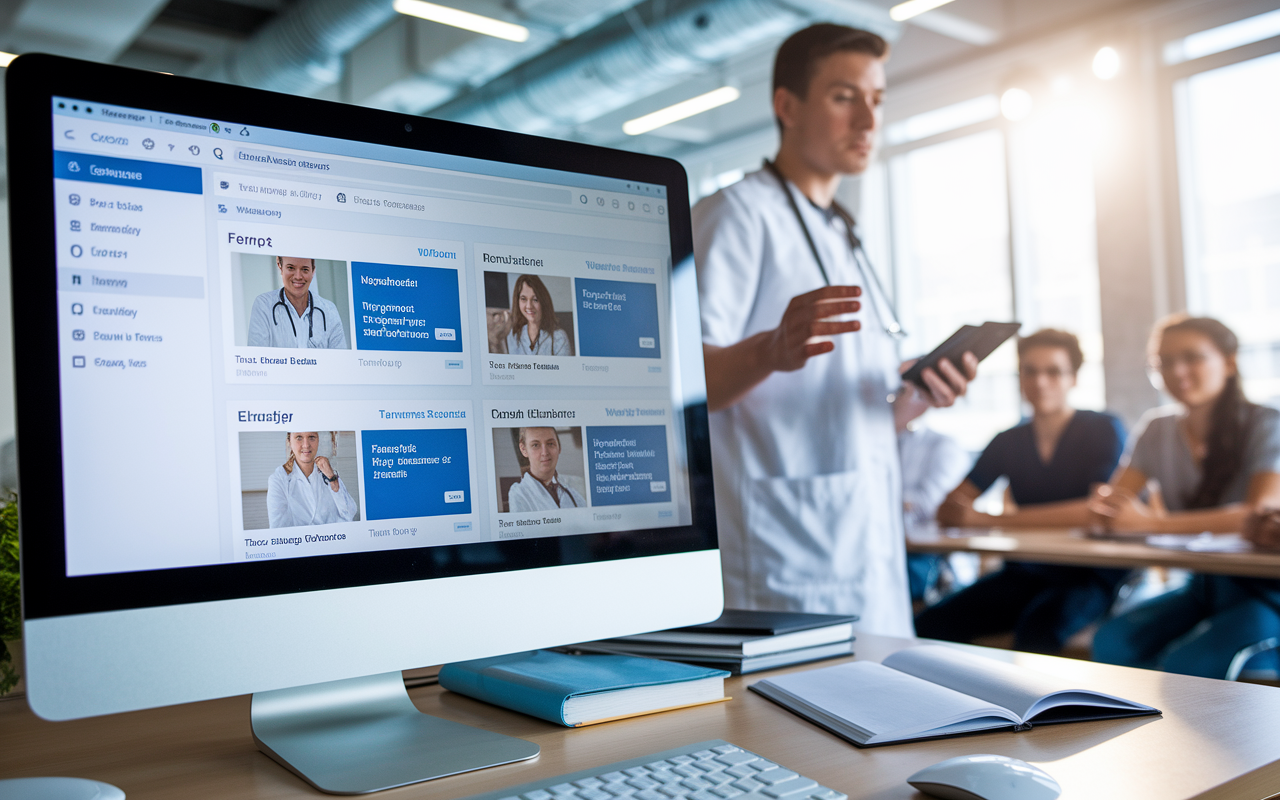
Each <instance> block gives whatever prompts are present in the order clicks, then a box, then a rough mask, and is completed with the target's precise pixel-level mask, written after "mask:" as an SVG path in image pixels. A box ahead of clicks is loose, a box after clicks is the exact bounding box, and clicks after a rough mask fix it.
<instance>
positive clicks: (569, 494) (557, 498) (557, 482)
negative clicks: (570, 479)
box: [530, 473, 578, 508]
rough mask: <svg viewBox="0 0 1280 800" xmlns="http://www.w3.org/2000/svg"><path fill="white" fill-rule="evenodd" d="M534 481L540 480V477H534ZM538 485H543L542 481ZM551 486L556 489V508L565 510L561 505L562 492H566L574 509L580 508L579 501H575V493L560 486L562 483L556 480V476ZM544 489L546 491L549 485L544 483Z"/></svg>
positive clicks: (552, 479) (553, 477)
mask: <svg viewBox="0 0 1280 800" xmlns="http://www.w3.org/2000/svg"><path fill="white" fill-rule="evenodd" d="M530 474H532V473H530ZM533 479H534V480H538V476H536V475H534V478H533ZM538 483H542V481H538ZM551 485H552V486H554V487H556V508H564V506H562V505H560V493H561V492H564V494H565V496H566V497H568V498H569V502H570V503H573V507H574V508H577V507H578V501H577V500H574V499H573V492H571V491H569V490H568V489H566V488H565V487H563V486H561V485H560V481H559V480H558V479H557V478H556V476H554V475H553V476H551ZM542 488H544V489H545V488H547V485H546V484H545V483H542ZM547 494H551V493H550V492H547Z"/></svg>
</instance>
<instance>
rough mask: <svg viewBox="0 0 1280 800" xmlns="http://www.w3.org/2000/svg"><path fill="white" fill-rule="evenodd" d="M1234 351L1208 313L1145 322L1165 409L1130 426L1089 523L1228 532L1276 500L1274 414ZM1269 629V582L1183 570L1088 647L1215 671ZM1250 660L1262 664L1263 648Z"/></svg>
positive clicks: (1227, 333)
mask: <svg viewBox="0 0 1280 800" xmlns="http://www.w3.org/2000/svg"><path fill="white" fill-rule="evenodd" d="M1238 350H1239V343H1238V341H1237V339H1236V336H1235V334H1234V333H1232V332H1231V329H1229V328H1228V327H1227V326H1226V325H1223V324H1222V323H1221V322H1219V321H1217V320H1215V319H1210V318H1208V317H1188V316H1186V315H1177V316H1174V317H1171V318H1169V319H1167V320H1165V321H1163V322H1162V323H1161V324H1160V325H1158V326H1157V327H1156V330H1155V332H1154V334H1153V335H1152V339H1151V346H1150V352H1151V363H1152V367H1153V369H1154V370H1155V371H1157V372H1158V373H1159V376H1160V380H1161V381H1162V382H1163V385H1164V389H1165V391H1167V392H1168V393H1169V394H1170V395H1171V396H1172V397H1173V399H1174V400H1176V401H1177V405H1176V406H1172V407H1166V408H1158V409H1155V410H1153V411H1151V412H1149V413H1148V414H1147V415H1146V416H1145V417H1144V418H1143V419H1142V420H1141V421H1140V422H1139V423H1138V427H1137V428H1136V431H1137V433H1135V435H1134V436H1133V438H1132V440H1131V447H1130V449H1129V451H1128V453H1126V455H1125V458H1124V460H1123V461H1122V462H1121V469H1120V472H1119V474H1118V475H1117V476H1116V477H1115V478H1114V479H1113V480H1112V481H1111V483H1110V484H1109V485H1107V486H1103V487H1100V488H1099V489H1098V490H1096V491H1095V493H1094V496H1093V498H1092V500H1091V501H1090V505H1089V508H1090V511H1091V512H1092V513H1093V515H1094V521H1095V523H1096V524H1098V525H1101V526H1102V527H1104V528H1106V529H1108V530H1113V531H1152V532H1157V533H1200V532H1201V531H1223V532H1234V531H1241V530H1246V522H1247V521H1248V520H1249V518H1250V515H1251V514H1253V513H1254V512H1256V511H1257V510H1258V509H1261V508H1264V507H1275V506H1280V411H1276V410H1275V409H1272V408H1267V407H1265V406H1259V405H1255V404H1254V403H1251V402H1249V400H1248V399H1247V398H1246V397H1245V395H1244V390H1243V388H1242V387H1241V378H1240V371H1239V368H1238V366H1237V364H1236V354H1237V352H1238ZM1143 492H1146V493H1147V497H1146V499H1145V500H1144V499H1143V498H1142V496H1141V495H1142V493H1143ZM1251 535H1252V534H1251ZM1277 635H1280V581H1276V580H1266V579H1253V578H1233V577H1227V576H1215V575H1195V576H1193V577H1192V579H1191V581H1190V582H1189V583H1187V584H1186V585H1185V586H1184V587H1182V588H1180V589H1177V590H1175V591H1173V592H1169V593H1167V594H1164V595H1161V596H1160V597H1157V598H1154V599H1153V600H1150V601H1148V602H1146V603H1143V604H1141V605H1139V606H1137V607H1135V608H1133V609H1132V610H1130V611H1128V612H1126V613H1124V614H1122V615H1120V616H1118V617H1116V618H1115V619H1112V620H1111V621H1109V622H1107V623H1106V624H1105V625H1103V626H1102V628H1101V629H1099V631H1098V633H1097V635H1096V636H1095V637H1094V643H1093V653H1094V658H1096V659H1097V660H1099V661H1105V662H1108V663H1112V664H1125V665H1129V666H1142V667H1148V668H1158V669H1163V670H1166V671H1169V672H1180V673H1184V674H1187V675H1201V676H1204V677H1210V678H1223V677H1225V676H1226V674H1227V669H1228V667H1229V665H1230V663H1231V661H1232V659H1233V658H1234V656H1235V654H1236V653H1237V652H1238V651H1239V650H1241V649H1242V648H1244V647H1247V646H1249V645H1251V644H1255V643H1257V642H1259V641H1262V640H1264V639H1267V638H1270V637H1272V636H1277ZM1254 661H1255V662H1256V663H1253V664H1252V666H1253V667H1254V668H1258V667H1262V666H1271V665H1273V664H1275V663H1276V662H1275V654H1274V652H1272V653H1264V654H1263V655H1262V656H1259V657H1256V658H1255V660H1254ZM1264 662H1266V663H1264Z"/></svg>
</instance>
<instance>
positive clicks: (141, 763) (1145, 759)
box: [0, 635, 1280, 800]
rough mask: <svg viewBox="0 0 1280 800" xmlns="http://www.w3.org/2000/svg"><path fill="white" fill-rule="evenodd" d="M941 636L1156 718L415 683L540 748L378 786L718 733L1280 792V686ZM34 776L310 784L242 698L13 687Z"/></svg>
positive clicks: (1228, 793) (1115, 780)
mask: <svg viewBox="0 0 1280 800" xmlns="http://www.w3.org/2000/svg"><path fill="white" fill-rule="evenodd" d="M917 644H919V642H918V641H916V640H905V639H891V638H887V637H880V636H873V635H862V636H859V638H858V640H857V642H856V644H855V656H854V658H857V659H871V660H875V661H879V660H881V659H883V658H884V657H885V656H887V655H888V654H890V653H892V652H894V651H896V650H899V649H901V648H904V647H912V646H916V645H917ZM947 646H951V647H961V648H966V649H970V650H972V651H974V652H978V653H981V654H983V655H986V656H989V657H991V658H996V659H1002V660H1006V661H1012V662H1015V663H1017V664H1020V665H1023V666H1026V667H1029V668H1032V669H1037V670H1041V671H1043V672H1047V673H1051V674H1053V675H1057V676H1061V677H1064V678H1067V679H1070V680H1072V681H1074V682H1077V683H1078V684H1079V685H1081V686H1083V687H1087V688H1093V689H1098V690H1101V691H1105V692H1109V693H1112V694H1117V695H1120V696H1122V697H1125V698H1128V699H1131V700H1136V701H1138V702H1142V703H1147V704H1149V705H1152V706H1155V707H1156V708H1159V709H1161V710H1162V711H1163V716H1160V717H1136V718H1131V719H1120V720H1108V721H1095V722H1080V723H1072V724H1065V725H1049V726H1039V727H1035V728H1032V729H1031V730H1025V731H1020V732H1012V731H1000V732H993V733H985V734H980V735H974V736H966V737H960V738H952V739H939V740H933V741H925V742H914V743H906V744H897V745H890V746H885V747H877V748H869V749H859V748H856V747H854V746H853V745H851V744H849V743H847V742H845V741H844V740H842V739H840V738H838V737H836V736H834V735H832V734H830V733H828V732H826V731H825V730H823V729H821V728H818V727H817V726H814V725H812V724H810V723H808V722H806V721H804V720H802V719H800V718H799V717H797V716H794V715H793V714H791V713H790V712H788V711H786V710H785V709H783V708H781V707H780V706H777V705H774V704H773V703H771V702H770V701H768V700H766V699H765V698H763V697H761V696H760V695H757V694H755V693H754V692H749V691H747V686H748V685H749V684H751V683H753V682H755V681H756V680H758V679H759V678H760V677H762V675H768V674H778V673H781V672H786V671H789V670H775V671H773V672H771V673H761V674H756V675H748V676H743V677H734V678H731V679H729V680H728V681H726V688H727V690H728V693H729V694H730V695H731V696H732V699H731V700H729V701H728V702H723V703H715V704H711V705H705V706H699V707H695V708H688V709H682V710H678V711H669V712H665V713H661V714H654V715H650V716H645V717H637V718H633V719H626V720H618V721H615V722H609V723H604V724H601V725H595V726H590V727H584V728H575V729H566V728H562V727H559V726H556V725H552V724H550V723H547V722H543V721H541V720H538V719H534V718H532V717H527V716H524V715H522V714H518V713H515V712H511V711H507V710H505V709H502V708H498V707H495V706H490V705H487V704H485V703H481V702H479V701H476V700H472V699H470V698H467V697H463V696H461V695H457V694H454V693H452V692H447V691H444V690H442V689H441V688H440V687H439V686H438V685H426V686H419V687H417V688H412V689H410V696H411V697H412V698H413V701H414V702H415V704H416V705H417V706H418V708H419V709H421V710H422V711H423V712H425V713H428V714H434V715H437V716H440V717H445V718H448V719H451V720H455V721H458V722H462V723H466V724H470V725H476V726H479V727H484V728H487V729H490V730H494V731H498V732H501V733H506V734H510V735H512V736H519V737H522V738H525V739H528V740H529V741H532V742H535V743H537V744H538V745H539V746H540V747H541V748H542V752H541V755H540V756H539V757H538V758H537V759H535V760H533V761H528V762H523V763H520V764H512V765H508V766H503V767H495V768H491V769H486V770H481V771H478V772H472V773H467V774H463V775H457V776H453V777H449V778H442V779H440V780H436V781H431V782H428V783H422V784H416V785H413V786H408V787H404V788H401V789H394V790H390V791H388V792H386V793H384V795H383V796H384V797H386V798H387V800H402V799H407V798H432V800H455V799H456V798H464V797H467V796H469V795H472V794H476V793H480V792H488V791H492V790H499V789H502V788H504V787H508V786H512V785H515V784H519V783H524V782H526V781H532V780H539V779H542V778H546V777H551V776H555V775H559V774H562V773H565V772H571V771H576V770H580V769H587V768H591V767H596V766H601V765H604V764H607V763H610V762H613V761H619V760H622V759H627V758H634V757H639V756H643V755H645V754H648V753H652V752H657V751H660V750H664V749H668V748H672V747H677V746H680V745H684V744H689V743H693V742H698V741H702V740H706V739H727V740H728V741H730V742H733V743H734V744H737V745H739V746H740V747H744V748H746V749H748V750H752V751H754V752H756V753H759V754H760V755H762V756H764V757H766V758H769V759H771V760H773V761H776V762H778V763H780V764H782V765H784V766H787V767H789V768H791V769H794V770H796V771H798V772H800V773H802V774H805V775H808V776H809V777H811V778H813V779H815V780H817V781H819V782H820V783H822V784H824V785H826V786H830V787H832V788H835V789H838V790H840V791H842V792H845V793H847V794H848V795H849V796H850V797H851V798H875V800H892V799H893V798H901V799H902V800H906V799H908V798H915V800H922V798H923V796H922V795H920V794H918V793H916V792H915V791H914V790H913V789H912V788H911V787H910V786H908V785H907V784H906V782H905V781H906V779H907V777H908V776H909V775H911V774H912V773H914V772H915V771H916V770H918V769H920V768H922V767H924V766H927V765H929V764H933V763H935V762H938V761H941V760H943V759H946V758H951V757H953V756H958V755H964V754H971V753H998V754H1003V755H1008V756H1014V757H1017V758H1021V759H1023V760H1025V761H1029V762H1031V763H1033V764H1036V765H1038V766H1040V767H1041V768H1043V769H1044V770H1046V771H1047V772H1049V773H1050V774H1051V775H1053V776H1054V777H1055V778H1056V779H1057V780H1058V782H1059V783H1060V784H1062V786H1063V788H1064V792H1063V794H1062V798H1063V800H1111V799H1112V798H1114V799H1115V800H1120V799H1121V798H1123V799H1124V800H1157V799H1158V800H1186V799H1187V798H1201V799H1202V800H1216V799H1223V800H1225V799H1227V798H1230V799H1231V800H1244V799H1250V798H1266V797H1270V796H1273V795H1274V794H1275V793H1277V792H1280V689H1277V688H1273V687H1267V686H1259V685H1254V684H1243V683H1231V682H1227V681H1215V680H1208V679H1205V678H1192V677H1187V676H1182V675H1169V674H1163V673H1157V672H1148V671H1144V670H1137V669H1129V668H1126V667H1116V666H1110V665H1105V664H1094V663H1090V662H1085V661H1076V660H1072V659H1063V658H1055V657H1052V656H1042V655H1031V654H1024V653H1012V652H1009V651H1002V650H991V649H987V648H976V647H971V646H968V645H947ZM846 660H847V659H846ZM837 663H841V662H840V661H839V660H835V661H828V662H824V663H822V664H818V665H806V666H801V667H793V668H790V669H793V670H794V669H812V668H814V667H815V666H827V665H831V664H837ZM36 775H65V776H76V777H86V778H95V779H97V780H103V781H107V782H109V783H113V784H115V785H117V786H119V787H120V788H122V789H123V790H124V791H125V792H126V794H127V796H128V797H129V798H131V800H147V798H162V797H163V798H173V797H199V798H250V799H252V798H271V799H273V800H274V799H275V798H307V797H309V798H315V797H318V796H320V794H319V792H317V791H315V790H314V789H312V788H311V787H310V786H308V785H307V784H306V783H304V782H303V781H302V780H301V779H300V778H298V777H297V776H295V775H294V774H293V773H291V772H289V771H287V770H285V769H284V768H282V767H280V766H279V765H278V764H276V762H274V761H272V760H271V759H269V758H268V757H267V756H265V755H263V754H262V753H260V752H259V751H258V749H257V747H256V746H255V744H254V742H253V738H252V735H251V734H250V731H249V698H248V697H232V698H226V699H221V700H211V701H207V702H202V703H192V704H188V705H183V706H175V707H171V708H162V709H153V710H147V711H136V712H132V713H128V714H119V715H115V716H110V717H102V718H96V719H86V720H77V721H72V722H61V723H53V722H46V721H44V720H41V719H38V718H37V717H35V716H34V715H33V714H32V713H31V712H30V711H29V710H28V709H27V706H26V703H25V702H23V701H22V700H21V699H17V700H0V777H5V778H10V777H27V776H36Z"/></svg>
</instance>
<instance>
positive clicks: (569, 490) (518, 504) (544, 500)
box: [507, 472, 587, 511]
mask: <svg viewBox="0 0 1280 800" xmlns="http://www.w3.org/2000/svg"><path fill="white" fill-rule="evenodd" d="M571 480H572V479H571ZM555 482H556V483H558V484H560V491H559V492H557V494H558V495H559V502H556V498H554V497H552V496H551V493H550V492H548V491H547V487H545V486H543V485H542V481H540V480H538V479H537V478H535V477H533V473H532V472H526V473H525V474H524V475H523V476H521V478H520V481H519V482H518V483H513V484H511V488H510V489H509V490H508V491H507V508H508V509H509V510H511V511H553V510H555V509H557V508H586V507H587V501H586V500H585V499H584V498H583V496H582V493H581V492H580V491H578V490H576V489H574V488H573V487H571V486H568V485H567V484H566V483H565V482H564V479H562V478H561V477H560V475H559V474H557V475H556V476H555Z"/></svg>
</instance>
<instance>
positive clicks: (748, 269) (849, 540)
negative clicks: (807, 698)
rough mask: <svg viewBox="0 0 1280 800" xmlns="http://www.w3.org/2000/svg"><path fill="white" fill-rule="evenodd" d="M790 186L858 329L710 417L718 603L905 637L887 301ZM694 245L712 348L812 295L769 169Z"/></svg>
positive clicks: (736, 189) (740, 188)
mask: <svg viewBox="0 0 1280 800" xmlns="http://www.w3.org/2000/svg"><path fill="white" fill-rule="evenodd" d="M788 190H789V191H791V192H792V196H793V197H795V199H796V203H797V204H798V205H799V207H800V212H801V213H802V214H804V215H805V222H806V224H807V225H808V227H809V231H810V233H811V234H812V236H813V238H814V242H815V244H816V246H817V248H818V251H819V252H820V253H821V254H822V260H823V264H824V265H825V266H826V269H827V272H828V274H829V275H830V277H831V282H832V283H833V284H857V285H860V286H861V287H862V291H863V295H862V311H861V313H860V314H859V315H858V318H859V319H860V320H861V321H862V330H861V331H859V332H857V333H849V334H844V335H842V336H839V337H837V338H836V339H835V350H834V351H833V352H831V353H826V354H823V355H820V356H817V357H815V358H813V359H810V361H809V362H808V363H807V364H806V365H805V366H804V367H803V368H802V369H799V370H796V371H794V372H775V373H773V374H772V375H770V376H769V377H768V378H766V379H765V380H764V381H763V382H762V383H760V384H759V385H757V386H756V387H755V388H754V389H752V390H751V391H750V392H749V393H748V394H747V395H746V396H745V397H744V398H743V399H742V400H740V401H739V402H738V403H736V404H735V405H733V406H731V407H730V408H728V409H725V410H722V411H717V412H715V413H713V414H711V417H710V424H711V446H712V455H713V463H714V472H715V487H716V509H717V520H718V528H719V538H720V550H721V560H722V564H723V568H724V583H725V604H726V605H727V606H729V607H736V608H754V609H779V610H795V611H809V612H825V613H840V614H857V615H859V616H860V617H861V622H860V623H859V626H858V627H859V628H860V629H861V630H865V631H869V632H873V633H880V634H887V635H893V636H910V635H912V634H913V627H912V623H911V601H910V596H909V593H908V589H907V572H906V550H905V546H904V541H903V528H902V486H901V476H900V472H899V463H898V453H897V442H896V438H895V434H894V426H893V409H892V406H891V405H890V402H889V400H888V396H889V395H890V393H892V392H895V391H896V390H897V389H898V387H899V385H900V380H899V378H898V353H897V346H896V343H895V342H894V340H893V338H892V337H891V336H889V335H888V334H887V333H886V332H885V330H884V323H885V322H886V321H887V320H889V319H890V317H889V315H888V313H887V308H888V306H887V305H886V303H887V299H886V298H883V297H878V296H876V291H875V286H874V284H873V283H872V282H871V281H870V278H869V277H868V278H867V279H865V280H864V279H863V277H862V276H861V273H860V272H859V270H858V268H857V265H856V263H855V261H854V259H853V255H852V253H851V252H850V248H849V243H848V239H847V237H846V234H845V230H844V225H843V223H842V222H841V221H840V220H839V219H838V218H832V217H829V215H827V214H824V212H823V211H821V210H820V209H818V208H816V207H814V206H813V204H812V203H810V202H809V200H808V199H807V198H806V197H805V196H804V195H803V194H802V193H800V192H799V191H798V190H797V189H795V188H794V187H793V186H790V185H789V186H788ZM693 234H694V248H695V255H696V263H697V270H698V293H699V299H700V301H701V311H702V331H703V341H705V342H706V343H708V344H711V345H716V346H728V345H732V344H736V343H737V342H739V341H741V340H742V339H745V338H747V337H749V336H752V335H754V334H756V333H759V332H761V331H766V330H771V329H773V328H776V327H777V325H778V323H779V322H780V321H781V320H782V314H783V312H784V311H785V310H786V307H787V304H788V303H789V302H790V301H791V298H792V297H795V296H796V295H800V294H804V293H805V292H809V291H812V290H814V289H818V288H821V287H822V286H823V285H824V283H823V280H822V273H821V272H820V271H819V270H818V266H817V264H816V263H815V262H814V259H813V254H812V252H811V251H810V250H809V246H808V244H807V243H806V242H805V238H804V233H803V231H801V229H800V226H799V223H798V222H797V220H796V218H795V214H794V212H793V211H792V209H791V206H790V204H789V203H788V202H787V198H786V196H785V195H784V194H783V193H782V188H781V187H780V186H779V184H778V181H777V179H776V178H775V177H773V175H772V174H770V173H769V172H767V171H764V170H761V171H758V172H755V173H752V174H750V175H748V176H747V177H745V178H744V179H743V180H741V181H739V182H738V183H736V184H734V185H733V186H730V187H728V188H726V189H723V190H721V191H720V192H717V193H716V194H715V195H713V196H711V197H708V198H706V199H704V200H702V201H701V202H700V203H698V205H697V207H695V208H694V210H693Z"/></svg>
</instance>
